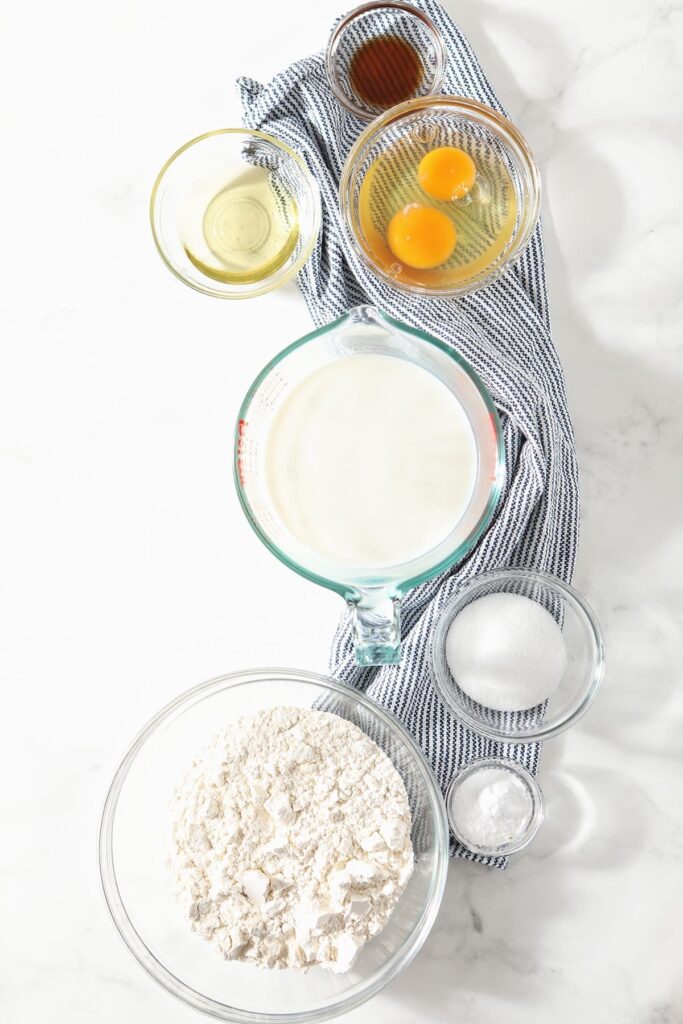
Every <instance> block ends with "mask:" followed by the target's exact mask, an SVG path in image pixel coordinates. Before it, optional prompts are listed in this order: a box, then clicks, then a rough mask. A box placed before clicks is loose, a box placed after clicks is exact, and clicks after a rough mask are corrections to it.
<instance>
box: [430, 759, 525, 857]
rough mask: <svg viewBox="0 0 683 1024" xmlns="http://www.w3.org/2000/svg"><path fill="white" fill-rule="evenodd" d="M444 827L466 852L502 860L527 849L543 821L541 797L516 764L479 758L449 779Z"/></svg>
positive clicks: (521, 767)
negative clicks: (447, 827)
mask: <svg viewBox="0 0 683 1024" xmlns="http://www.w3.org/2000/svg"><path fill="white" fill-rule="evenodd" d="M446 810H447V812H448V823H449V825H450V827H451V831H452V832H453V834H454V836H455V838H456V839H457V840H458V842H459V843H460V844H461V845H462V846H464V847H465V848H466V849H467V850H470V852H471V853H477V854H480V855H481V856H484V857H507V856H508V855H509V854H511V853H519V851H520V850H523V849H524V848H525V847H526V846H528V845H529V843H530V842H531V840H532V839H533V838H534V836H535V835H536V833H537V832H538V830H539V828H540V827H541V823H542V821H543V794H542V792H541V787H540V786H539V785H538V783H537V781H536V779H535V778H534V777H533V775H532V774H531V772H530V771H528V770H527V769H526V768H525V767H524V766H523V765H521V764H518V763H517V762H516V761H510V760H507V759H504V758H498V757H483V758H478V759H477V760H476V761H471V762H470V763H469V764H468V765H466V766H465V767H464V768H462V769H461V770H460V771H459V772H458V774H457V775H456V776H455V777H454V778H453V780H452V782H451V784H450V786H449V787H448V792H447V794H446Z"/></svg>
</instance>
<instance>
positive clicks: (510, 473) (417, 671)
mask: <svg viewBox="0 0 683 1024" xmlns="http://www.w3.org/2000/svg"><path fill="white" fill-rule="evenodd" d="M416 6H420V7H421V8H422V9H423V10H425V11H426V13H427V14H428V15H429V16H430V17H431V18H432V20H433V21H434V22H435V23H436V25H437V27H438V28H439V31H440V32H441V34H442V36H443V38H444V40H445V43H446V48H447V51H448V64H447V68H446V75H445V79H444V85H443V91H444V92H446V93H451V94H456V95H460V96H469V97H472V98H474V99H477V100H480V101H482V102H483V103H487V104H488V105H489V106H491V107H493V108H494V109H496V110H498V111H500V112H501V113H505V111H504V109H503V107H502V105H501V103H500V102H499V100H498V98H497V97H496V95H495V94H494V92H493V90H492V89H491V86H490V84H489V82H488V81H487V79H486V76H485V75H484V73H483V71H482V69H481V67H480V65H479V62H478V61H477V58H476V57H475V55H474V53H473V51H472V49H471V47H470V45H469V43H468V42H467V40H466V39H465V38H464V37H463V35H462V33H461V32H460V31H459V29H458V28H457V26H456V25H454V23H453V22H452V20H451V19H450V18H449V16H448V15H447V14H446V13H445V12H444V10H443V9H442V8H441V7H440V6H439V5H438V4H437V3H435V2H434V0H417V3H416ZM238 85H239V89H240V94H241V98H242V103H243V107H244V121H245V124H246V125H247V126H249V127H251V128H262V129H263V130H264V131H267V132H270V133H271V134H273V135H276V136H277V137H278V138H280V139H282V140H284V141H285V142H287V143H289V145H290V146H292V147H293V148H294V149H295V150H297V152H299V153H300V154H301V155H302V156H303V157H304V158H305V160H306V161H307V163H308V166H309V167H310V169H311V171H312V172H313V174H314V175H315V177H316V179H317V181H318V183H319V185H320V190H321V194H322V203H323V227H322V232H321V235H320V239H319V241H318V244H317V247H316V249H315V251H314V253H313V255H312V257H311V259H310V260H309V262H308V263H307V265H306V266H305V267H304V269H303V270H302V271H301V273H300V274H299V285H300V288H301V290H302V292H303V294H304V297H305V299H306V302H307V304H308V307H309V310H310V313H311V316H312V318H313V320H314V322H315V323H316V325H318V326H320V325H322V324H325V323H328V322H329V321H331V320H334V319H336V318H337V317H338V316H340V315H341V314H342V313H343V312H345V311H346V310H347V309H349V308H350V307H352V306H357V305H361V304H363V303H370V304H372V305H375V306H378V307H379V308H380V309H383V310H384V311H385V312H387V313H389V314H390V315H391V316H393V317H395V318H396V319H397V320H401V321H403V322H404V323H406V324H409V325H411V326H413V327H417V328H419V329H421V330H425V331H428V332H429V333H431V334H433V335H434V336H435V337H437V338H440V339H442V340H443V341H445V342H447V343H449V344H451V345H453V346H454V347H455V348H456V349H457V350H458V352H460V353H461V354H462V355H463V356H464V357H465V358H466V359H467V360H468V361H469V362H470V363H471V364H472V366H473V367H474V368H475V370H476V371H477V373H478V374H479V375H480V377H481V378H482V379H483V380H484V382H485V383H486V385H487V387H488V389H489V391H490V392H491V394H492V396H493V399H494V401H495V403H496V406H497V408H498V410H499V412H500V417H501V422H502V427H503V433H504V439H505V455H506V467H507V479H506V484H505V490H504V494H503V498H502V500H501V502H500V504H499V506H498V511H497V514H496V516H495V519H494V520H493V523H492V524H491V526H490V527H489V529H488V531H487V533H486V534H485V535H484V537H483V538H482V540H481V541H480V542H479V544H478V545H477V546H476V548H475V549H474V550H473V551H472V553H471V554H470V555H469V557H468V558H467V559H466V561H464V562H463V563H461V564H460V565H458V566H456V567H455V568H454V569H451V570H449V571H448V572H446V573H444V574H443V575H441V576H439V577H437V578H435V579H433V580H431V581H428V582H427V583H424V584H423V585H422V586H420V587H417V588H416V589H415V590H413V591H412V592H410V593H409V594H408V595H407V596H406V597H405V598H404V601H403V612H402V619H403V628H402V632H403V646H402V652H403V657H402V661H401V664H400V665H396V666H386V667H382V668H371V669H369V668H360V667H358V666H357V665H356V664H355V662H354V656H353V641H352V637H351V624H350V619H349V617H348V616H347V617H344V619H343V621H342V622H341V624H340V626H339V628H338V630H337V633H336V636H335V638H334V642H333V647H332V654H331V661H330V667H331V671H332V674H333V675H334V676H336V677H337V678H338V679H341V680H343V681H344V682H345V683H348V684H349V685H350V686H354V687H357V688H359V689H362V690H364V691H365V692H366V693H367V694H368V695H370V696H371V697H372V698H373V699H374V700H376V701H378V702H379V703H380V704H382V705H384V706H385V707H386V708H388V709H389V710H390V711H392V712H393V713H394V714H395V715H396V716H397V717H398V718H399V719H400V720H401V721H402V722H403V724H404V725H405V726H406V727H407V729H408V730H409V731H410V732H411V733H412V735H413V736H414V737H415V739H416V740H417V742H418V743H419V745H420V747H421V748H422V750H423V751H424V752H425V754H426V756H427V758H428V759H429V761H430V763H431V765H432V767H433V769H434V772H435V774H436V776H437V778H438V781H439V783H440V785H441V787H442V789H443V791H444V792H445V790H446V788H447V786H448V783H449V782H450V780H451V778H452V777H453V775H454V774H455V772H456V770H457V769H458V768H459V767H460V766H461V765H463V764H465V763H466V762H468V761H470V760H471V759H472V758H474V757H479V756H493V755H499V754H504V755H506V756H509V757H513V758H515V759H517V760H519V761H521V762H522V763H523V764H525V765H526V767H528V768H530V769H531V770H532V771H534V772H535V771H536V770H537V767H538V758H539V753H540V745H539V744H537V743H532V744H527V745H522V746H514V745H506V744H500V743H495V742H493V741H491V740H487V739H484V738H483V737H481V736H478V735H477V734H476V733H474V732H472V730H470V729H469V728H467V727H465V726H464V725H462V724H461V723H460V722H459V721H458V720H457V719H456V718H455V717H454V716H453V715H452V714H451V713H450V712H449V711H447V710H446V708H445V707H444V705H443V704H442V703H441V701H440V700H439V698H438V696H437V694H436V692H435V690H434V686H433V685H432V682H431V679H430V672H429V665H428V643H429V637H430V634H431V632H432V630H433V628H434V624H435V622H436V620H437V618H438V616H439V613H440V611H441V609H442V608H443V606H444V604H445V603H446V602H447V601H448V599H449V598H450V597H451V596H452V594H453V593H454V591H455V590H456V589H457V587H458V586H459V585H460V584H462V583H463V582H464V581H465V580H467V579H469V578H470V577H471V576H473V575H475V574H477V573H480V572H483V571H485V570H487V569H492V568H496V567H500V566H522V567H529V568H536V569H539V570H541V571H544V572H548V573H552V574H554V575H557V576H559V577H561V578H562V579H563V580H565V581H569V580H570V578H571V574H572V570H573V564H574V556H575V551H576V543H577V535H578V481H577V467H576V452H575V447H574V439H573V434H572V427H571V422H570V419H569V414H568V411H567V402H566V396H565V388H564V381H563V377H562V369H561V367H560V363H559V361H558V358H557V354H556V352H555V349H554V347H553V343H552V340H551V336H550V322H549V317H548V305H547V297H546V288H545V275H544V267H543V244H542V238H541V229H540V225H539V226H538V227H537V228H536V231H535V232H534V235H533V238H532V240H531V243H530V245H529V246H528V248H527V249H526V251H525V252H524V254H523V255H522V256H521V257H520V258H519V259H518V260H517V261H516V263H515V264H514V266H513V267H512V268H510V269H508V270H506V271H505V272H504V273H503V275H502V276H501V277H500V278H499V279H498V280H496V281H495V282H493V283H492V284H490V285H488V286H487V287H485V288H483V289H481V290H480V291H477V292H475V293H474V294H471V295H466V296H464V297H463V298H460V299H457V300H453V299H437V300H435V299H427V298H421V297H419V296H415V295H405V294H403V293H402V292H399V291H397V290H394V289H392V288H391V287H389V286H388V285H386V284H383V283H382V282H381V281H380V280H379V279H377V278H375V277H374V275H373V274H372V273H371V272H370V271H369V270H368V269H367V268H366V267H365V266H364V265H363V264H362V263H361V261H360V260H359V259H358V258H357V257H356V256H355V255H354V253H353V252H351V251H350V250H349V248H348V246H347V245H346V244H345V241H344V229H343V224H342V219H341V214H340V211H339V205H338V198H337V190H338V185H339V178H340V175H341V170H342V165H343V163H344V160H345V157H346V155H347V153H348V151H349V149H350V147H351V145H352V144H353V142H354V141H355V139H356V138H357V137H358V135H359V134H360V132H361V131H362V130H363V128H364V127H365V125H364V124H363V123H362V122H360V121H358V120H357V119H356V118H355V117H353V116H352V115H351V114H349V113H348V112H347V111H345V110H344V109H342V108H341V106H340V105H339V104H338V102H337V101H336V99H335V98H334V95H333V94H332V92H331V90H330V87H329V85H328V82H327V79H326V76H325V64H324V56H323V54H322V53H319V54H316V55H315V56H312V57H309V58H306V59H304V60H301V61H298V62H297V63H296V64H293V65H292V66H291V67H290V68H288V69H287V70H286V71H283V72H282V73H280V74H279V75H276V77H275V78H274V79H273V80H272V81H271V82H270V83H269V84H268V85H265V86H264V85H260V84H259V83H258V82H255V81H253V80H251V79H247V78H241V79H240V80H239V83H238ZM452 850H453V853H454V854H455V855H457V856H460V857H467V858H469V859H470V860H476V861H479V862H480V863H484V864H492V865H495V866H497V867H504V866H505V864H506V859H505V858H502V857H498V858H485V857H478V856H475V855H474V854H471V853H469V852H468V851H466V850H464V849H463V848H462V847H460V846H458V845H457V844H455V843H453V847H452Z"/></svg>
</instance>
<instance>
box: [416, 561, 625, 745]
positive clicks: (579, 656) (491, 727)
mask: <svg viewBox="0 0 683 1024" xmlns="http://www.w3.org/2000/svg"><path fill="white" fill-rule="evenodd" d="M489 594H518V595H520V596H522V597H526V598H529V599H530V600H532V601H536V602H537V603H538V604H540V605H541V607H542V608H545V610H546V611H548V612H550V614H551V615H552V616H553V618H554V619H555V621H556V622H557V624H558V625H559V627H560V629H561V630H562V636H563V638H564V642H565V647H566V650H567V661H566V664H565V668H564V672H563V673H562V678H561V679H560V682H559V684H558V686H557V689H556V690H555V692H554V693H553V694H552V695H551V696H550V698H549V699H548V700H547V701H545V702H544V703H543V704H538V705H537V706H536V707H533V708H529V709H528V710H526V711H495V710H494V709H493V708H487V707H484V705H483V704H479V703H478V702H477V701H476V700H473V699H472V697H470V696H468V694H466V693H465V691H464V690H462V689H461V688H460V686H458V681H457V679H455V678H454V677H453V674H452V673H451V670H450V668H449V666H448V661H447V659H446V637H447V636H448V631H449V629H450V627H451V624H452V623H453V620H454V619H455V618H456V617H457V616H458V615H459V614H460V612H461V611H462V610H463V608H466V607H467V605H468V604H471V603H472V601H476V600H477V599H478V598H480V597H486V596H488V595H489ZM430 664H431V671H432V677H433V679H434V682H435V684H436V688H437V690H438V692H439V694H440V696H441V698H442V700H443V701H444V702H445V703H446V704H447V705H448V707H449V708H450V709H451V711H453V712H454V713H455V715H457V717H458V718H459V719H460V720H461V721H463V722H465V724H466V725H469V726H470V727H471V728H472V729H474V731H475V732H478V733H479V734H480V735H481V736H486V737H488V739H492V740H501V741H503V742H506V743H530V742H532V741H533V740H547V739H550V738H551V737H552V736H558V735H559V734H560V733H561V732H564V731H565V729H569V728H570V726H572V725H574V724H575V723H576V722H578V720H579V719H580V718H581V716H582V715H584V714H585V713H586V711H588V708H589V707H590V705H591V704H592V703H593V701H594V700H595V697H596V695H597V692H598V688H599V686H600V683H601V681H602V677H603V675H604V672H605V648H604V644H603V639H602V630H601V629H600V624H599V623H598V620H597V619H596V617H595V614H594V612H593V610H592V608H591V607H590V606H589V604H588V603H587V602H586V601H585V599H584V598H583V597H582V596H581V594H579V593H578V591H576V590H574V588H573V587H570V586H569V584H568V583H563V582H562V580H558V579H557V578H556V577H554V576H548V575H547V574H545V573H541V572H535V571H533V570H531V569H529V570H527V569H497V570H494V571H493V572H486V573H482V574H481V575H480V576H475V577H474V578H473V579H471V580H469V581H468V582H467V583H465V584H464V585H463V586H462V587H460V588H459V589H458V590H457V591H456V593H455V594H454V595H453V597H452V598H451V600H450V601H449V602H448V604H447V605H446V607H445V608H444V609H443V611H442V612H441V615H440V617H439V620H438V622H437V624H436V627H435V629H434V632H433V633H432V637H431V641H430Z"/></svg>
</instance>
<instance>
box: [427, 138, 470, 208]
mask: <svg viewBox="0 0 683 1024" xmlns="http://www.w3.org/2000/svg"><path fill="white" fill-rule="evenodd" d="M417 176H418V179H419V182H420V184H421V185H422V188H423V189H424V190H425V192H426V193H427V195H429V196H431V197H432V199H443V200H445V201H446V202H448V201H450V200H451V199H462V197H463V196H466V195H467V193H468V192H469V190H470V189H471V188H472V186H473V185H474V179H475V178H476V176H477V168H476V167H475V165H474V160H473V159H472V157H471V156H469V154H467V153H464V152H463V151H462V149H456V148H455V147H454V146H440V147H439V148H438V149H433V150H432V151H431V152H430V153H427V154H426V155H425V156H423V157H422V159H421V160H420V165H419V167H418V169H417Z"/></svg>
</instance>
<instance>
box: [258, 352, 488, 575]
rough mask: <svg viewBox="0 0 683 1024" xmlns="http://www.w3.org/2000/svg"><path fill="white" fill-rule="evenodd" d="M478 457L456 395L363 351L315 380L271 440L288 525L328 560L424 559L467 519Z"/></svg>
mask: <svg viewBox="0 0 683 1024" xmlns="http://www.w3.org/2000/svg"><path fill="white" fill-rule="evenodd" d="M476 470H477V454H476V446H475V440H474V434H473V431H472V427H471V426H470V422H469V420H468V418H467V416H466V414H465V412H464V410H463V408H462V406H461V404H460V402H459V401H458V399H457V398H456V397H455V395H454V394H453V393H452V392H451V391H450V390H449V388H448V387H446V385H445V384H443V383H442V382H441V381H440V380H438V379H437V377H435V376H434V375H433V374H432V373H430V372H429V371H428V370H425V369H423V368H422V367H420V366H417V365H416V364H415V363H412V362H408V361H406V360H404V359H401V358H399V357H396V356H384V355H378V354H354V355H348V356H344V357H341V358H339V359H335V360H334V361H332V362H330V363H328V364H326V365H324V366H322V367H320V368H319V369H317V370H315V371H313V372H312V373H311V374H310V375H309V376H308V377H305V378H304V379H303V380H302V381H301V382H300V383H299V384H298V385H296V387H294V388H293V390H292V391H291V393H290V394H289V395H288V396H287V398H286V399H285V400H284V402H283V404H282V406H281V407H280V409H279V410H278V411H277V413H276V414H275V416H274V419H273V422H272V425H271V428H270V431H269V434H268V436H267V439H266V451H265V472H266V481H267V486H268V490H269V493H270V497H271V500H272V503H273V506H274V508H275V510H276V512H277V514H278V516H279V517H280V519H281V520H282V523H283V525H284V526H285V527H286V528H287V529H288V530H289V531H290V533H291V534H293V535H294V536H295V537H296V538H297V540H299V541H300V542H301V543H302V544H304V545H305V546H306V547H307V548H309V549H310V550H311V551H312V552H314V553H315V554H316V555H317V556H318V557H321V558H324V559H327V560H330V561H332V562H334V563H336V564H337V565H340V566H353V567H356V568H358V569H364V570H369V569H376V568H379V567H383V566H394V565H400V564H402V563H404V562H408V561H410V560H412V559H413V558H417V557H419V556H420V555H423V554H425V553H426V552H428V551H429V550H431V549H432V548H433V547H435V546H436V545H437V544H439V543H440V542H441V541H443V540H444V539H445V538H446V537H447V536H448V534H449V533H450V532H451V530H453V528H454V527H455V526H457V524H458V523H459V522H460V520H461V519H462V517H463V515H464V513H465V510H466V508H467V506H468V504H469V501H470V498H471V497H472V492H473V490H474V484H475V476H476Z"/></svg>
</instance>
